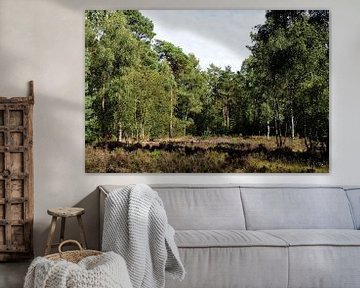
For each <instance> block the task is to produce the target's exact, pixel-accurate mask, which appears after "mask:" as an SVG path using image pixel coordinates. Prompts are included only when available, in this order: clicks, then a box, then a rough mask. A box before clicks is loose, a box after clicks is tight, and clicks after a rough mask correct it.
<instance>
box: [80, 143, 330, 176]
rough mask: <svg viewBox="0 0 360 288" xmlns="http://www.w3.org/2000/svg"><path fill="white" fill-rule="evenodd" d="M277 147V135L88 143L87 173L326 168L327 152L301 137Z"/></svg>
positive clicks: (307, 170) (306, 170)
mask: <svg viewBox="0 0 360 288" xmlns="http://www.w3.org/2000/svg"><path fill="white" fill-rule="evenodd" d="M285 145H286V147H285V148H282V149H279V148H277V147H276V141H275V138H274V137H270V139H267V138H266V137H263V136H252V137H181V138H176V139H171V140H168V139H158V140H154V141H144V142H141V143H123V142H102V143H98V144H96V145H86V149H85V154H86V155H85V156H86V161H85V163H86V164H85V170H86V172H87V173H137V172H145V173H222V172H227V173H327V172H329V161H328V160H329V159H328V156H326V157H324V156H322V155H320V154H318V153H309V152H307V151H306V147H305V144H304V140H303V139H294V140H293V141H291V140H287V142H286V144H285ZM324 158H325V159H324Z"/></svg>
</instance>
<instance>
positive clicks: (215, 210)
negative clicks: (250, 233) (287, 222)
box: [101, 185, 246, 230]
mask: <svg viewBox="0 0 360 288" xmlns="http://www.w3.org/2000/svg"><path fill="white" fill-rule="evenodd" d="M150 186H151V187H152V188H153V189H154V190H155V191H157V192H158V194H159V196H160V198H161V199H162V201H163V203H164V207H165V210H166V214H167V217H168V221H169V223H170V224H171V226H173V227H174V229H176V230H196V229H203V230H206V229H208V230H212V229H219V230H221V229H223V230H226V229H235V230H245V229H246V228H245V219H244V213H243V210H242V202H241V198H240V188H239V187H238V186H234V185H230V186H214V185H213V186H211V187H209V186H204V185H176V186H174V185H169V186H167V185H150ZM122 187H124V186H121V185H102V186H101V189H102V190H103V191H105V192H106V193H111V192H113V191H115V190H118V189H121V188H122Z"/></svg>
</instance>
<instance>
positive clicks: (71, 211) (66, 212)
mask: <svg viewBox="0 0 360 288" xmlns="http://www.w3.org/2000/svg"><path fill="white" fill-rule="evenodd" d="M47 213H48V214H49V215H51V216H52V219H51V224H50V231H49V236H48V240H47V245H46V250H45V255H48V254H50V252H51V248H52V247H57V246H59V244H60V243H61V242H63V241H64V234H65V223H66V218H69V217H76V218H77V220H78V223H79V228H80V239H81V245H82V246H83V248H84V249H86V247H87V245H86V238H85V229H84V224H83V222H82V219H81V215H83V214H84V213H85V209H84V208H79V207H72V208H50V209H48V210H47ZM58 217H60V218H61V229H60V242H59V243H52V240H53V237H54V233H55V228H56V222H57V219H58Z"/></svg>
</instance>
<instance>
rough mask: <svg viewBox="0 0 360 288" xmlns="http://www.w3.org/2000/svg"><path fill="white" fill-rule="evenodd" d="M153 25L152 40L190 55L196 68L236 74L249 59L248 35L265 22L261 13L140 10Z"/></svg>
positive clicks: (263, 13) (263, 12) (257, 11)
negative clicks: (225, 69)
mask: <svg viewBox="0 0 360 288" xmlns="http://www.w3.org/2000/svg"><path fill="white" fill-rule="evenodd" d="M141 13H142V14H143V15H145V16H146V17H148V18H150V19H151V20H152V21H153V23H154V30H155V33H156V36H155V38H156V39H160V40H166V41H169V42H171V43H173V44H175V45H176V46H180V47H181V48H183V50H184V52H186V53H190V52H191V53H194V54H195V55H196V57H197V58H198V59H199V60H200V66H201V67H202V68H203V69H206V68H207V67H208V66H209V65H210V64H211V63H213V64H215V65H217V66H220V67H225V66H226V65H229V66H231V68H232V70H233V71H236V70H239V69H240V67H241V63H242V61H243V60H244V59H245V58H246V57H247V56H248V55H249V50H248V49H247V48H246V45H249V44H251V40H250V36H249V34H250V31H251V30H252V29H253V27H254V26H255V25H258V24H262V23H264V21H265V11H264V10H142V11H141Z"/></svg>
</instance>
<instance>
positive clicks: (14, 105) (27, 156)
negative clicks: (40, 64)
mask: <svg viewBox="0 0 360 288" xmlns="http://www.w3.org/2000/svg"><path fill="white" fill-rule="evenodd" d="M33 91H34V90H33V82H32V81H31V82H30V96H27V97H12V98H7V97H0V261H9V260H17V259H24V258H29V257H32V255H33V243H32V226H33V159H32V143H33V140H32V134H33V126H32V113H33V104H34V92H33Z"/></svg>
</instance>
